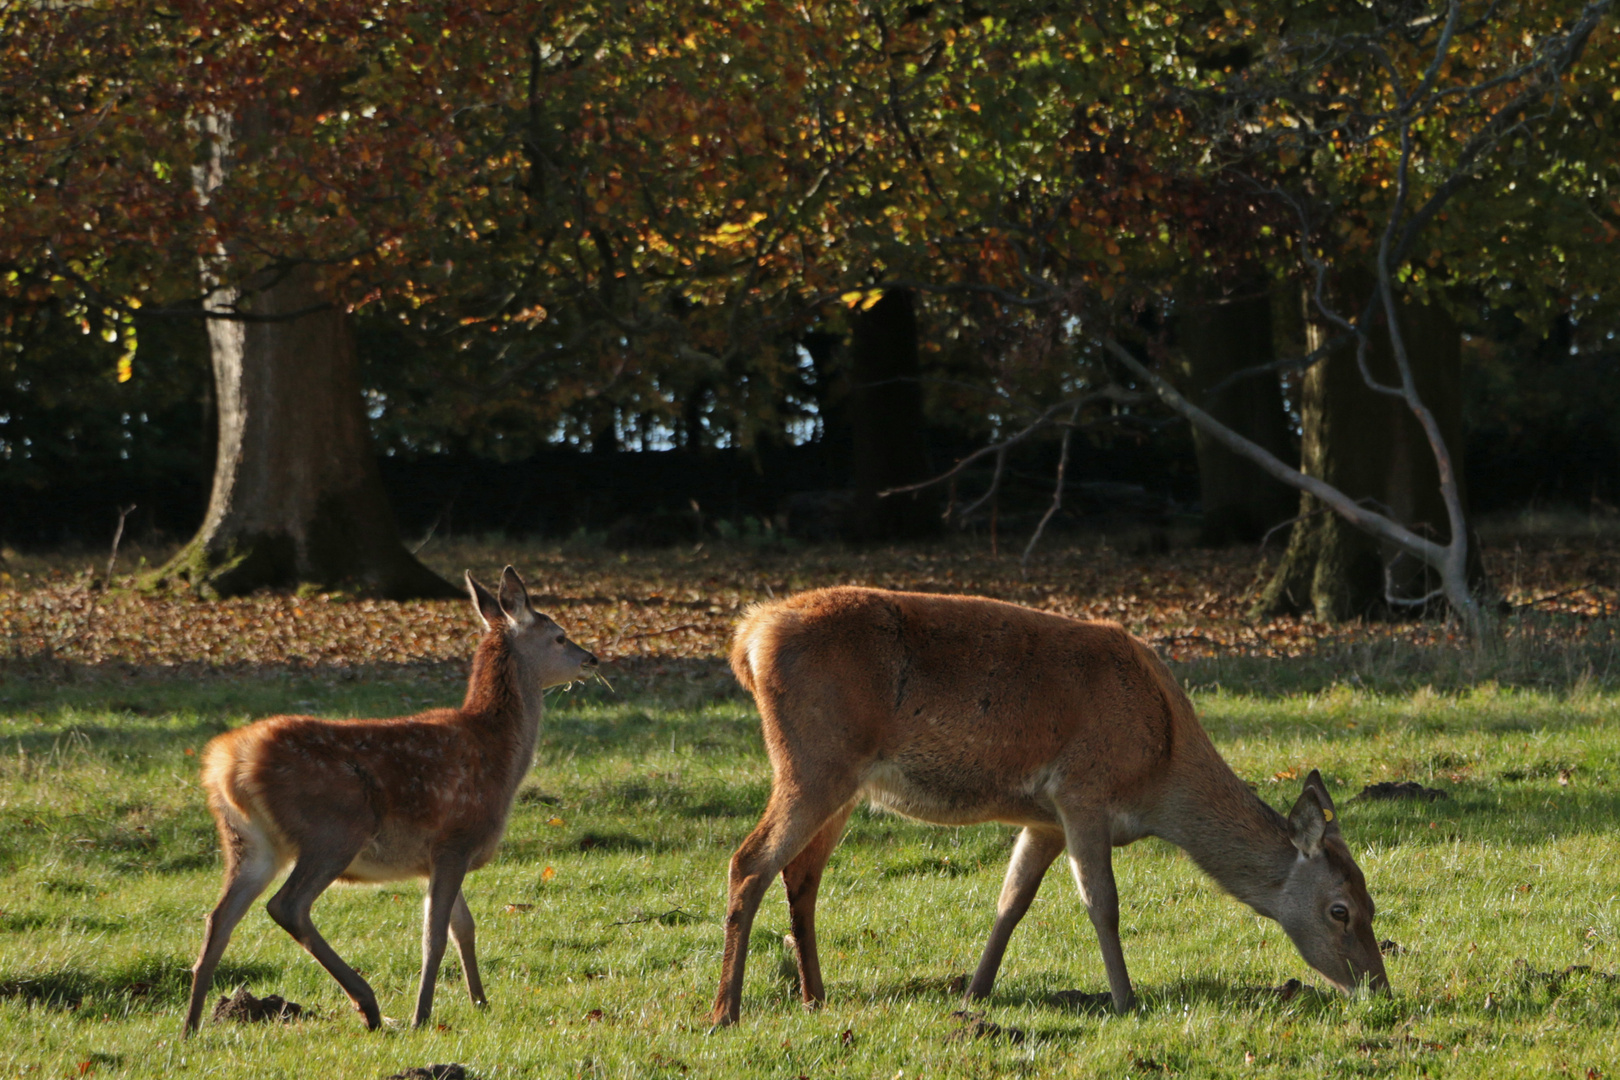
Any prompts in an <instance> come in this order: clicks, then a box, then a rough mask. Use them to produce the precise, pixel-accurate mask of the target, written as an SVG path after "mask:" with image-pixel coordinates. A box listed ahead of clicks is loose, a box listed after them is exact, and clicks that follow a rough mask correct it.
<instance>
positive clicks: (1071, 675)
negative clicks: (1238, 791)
mask: <svg viewBox="0 0 1620 1080" xmlns="http://www.w3.org/2000/svg"><path fill="white" fill-rule="evenodd" d="M732 664H733V667H734V668H735V669H736V670H737V672H738V676H739V678H740V679H741V680H742V681H743V683H744V685H745V686H748V687H749V688H750V689H752V690H753V691H754V694H755V698H756V700H757V701H758V702H759V704H760V712H761V716H762V718H763V721H764V725H765V738H766V743H767V747H768V748H769V749H770V751H771V754H772V759H773V764H775V765H776V766H777V768H778V772H779V773H780V772H781V769H782V767H783V766H784V765H787V766H788V767H790V768H793V769H797V770H799V771H806V770H807V769H810V770H813V769H815V768H817V767H836V766H837V764H838V762H840V761H846V760H853V761H856V762H858V763H859V768H860V769H861V770H862V773H861V780H862V783H863V786H864V787H865V788H866V789H867V791H868V794H870V795H871V796H872V797H873V798H874V799H876V800H877V801H880V802H884V803H887V804H888V805H890V806H892V807H893V808H894V809H897V810H900V811H902V812H904V813H908V814H912V815H913V816H917V817H922V818H925V819H929V820H936V821H953V822H960V821H970V820H987V819H992V818H993V819H999V820H1008V821H1021V822H1024V823H1034V822H1037V821H1049V820H1051V816H1050V805H1051V804H1050V792H1051V791H1052V790H1053V788H1054V786H1055V785H1061V786H1064V787H1065V788H1066V789H1067V790H1071V791H1072V790H1079V791H1082V792H1086V793H1089V797H1092V798H1094V799H1095V800H1096V802H1097V803H1098V804H1099V805H1108V806H1119V807H1127V806H1130V805H1132V804H1134V803H1137V802H1139V801H1141V800H1142V799H1144V798H1146V797H1147V796H1148V795H1149V794H1150V792H1151V789H1153V788H1154V787H1155V786H1156V785H1157V784H1159V783H1161V782H1162V781H1163V779H1164V777H1165V774H1166V771H1167V769H1168V766H1169V762H1170V758H1171V755H1172V753H1173V749H1174V746H1175V744H1176V742H1177V738H1178V735H1177V729H1178V727H1180V726H1182V725H1184V724H1185V723H1187V722H1188V721H1191V710H1190V708H1188V709H1186V710H1185V711H1184V714H1182V710H1181V709H1179V707H1178V703H1179V702H1185V698H1184V697H1182V696H1181V693H1180V690H1179V689H1178V688H1176V687H1175V685H1174V683H1173V681H1171V680H1170V679H1169V675H1168V672H1166V671H1165V669H1164V668H1163V665H1161V664H1159V663H1158V661H1157V659H1156V658H1154V657H1153V655H1152V653H1151V652H1150V651H1149V650H1148V649H1147V648H1146V646H1144V645H1142V644H1141V643H1140V642H1138V641H1136V640H1135V639H1134V638H1132V637H1131V636H1130V635H1129V634H1127V633H1126V632H1125V630H1124V629H1123V628H1121V627H1119V626H1118V625H1116V624H1113V623H1106V622H1082V621H1079V620H1075V619H1069V618H1065V617H1063V616H1059V615H1053V614H1051V613H1048V612H1040V611H1035V610H1032V609H1030V608H1024V607H1020V606H1018V605H1015V604H1007V603H1003V602H1000V601H995V600H988V599H984V598H980V597H965V596H940V595H934V594H925V593H902V592H888V591H885V590H878V589H858V588H835V589H821V590H816V591H813V592H809V593H803V594H800V595H798V596H795V597H792V598H790V599H788V600H786V601H783V602H780V603H777V604H774V605H769V606H765V607H761V608H758V609H756V610H755V611H754V612H752V613H751V614H750V616H749V617H748V618H747V619H746V620H745V621H744V623H743V624H742V625H741V626H740V627H739V628H738V632H737V639H736V642H735V645H734V649H733V654H732ZM1178 714H1181V715H1178ZM1191 723H1193V724H1194V725H1196V721H1191ZM818 760H819V761H820V763H821V764H820V765H819V766H818V765H816V762H817V761H818Z"/></svg>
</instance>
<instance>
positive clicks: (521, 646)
mask: <svg viewBox="0 0 1620 1080" xmlns="http://www.w3.org/2000/svg"><path fill="white" fill-rule="evenodd" d="M467 592H468V593H469V594H471V596H472V602H473V610H475V611H477V612H478V618H479V620H480V621H482V622H483V624H484V628H485V629H487V630H500V631H503V632H504V633H505V634H506V640H507V641H508V643H510V645H511V647H512V653H513V655H514V656H515V657H516V658H517V662H518V667H519V669H520V670H521V671H522V672H523V676H524V678H526V679H532V680H534V681H535V682H538V683H539V685H540V687H541V688H542V689H543V688H545V687H548V686H560V685H562V684H563V683H570V682H574V681H575V680H577V679H585V678H589V677H590V675H591V673H592V672H593V671H595V670H596V657H595V656H594V655H592V654H591V653H589V652H587V651H586V650H584V649H582V648H580V647H579V646H578V645H575V644H574V643H573V642H572V641H570V640H568V635H567V634H565V633H563V629H562V627H560V626H558V625H557V624H556V623H555V622H553V621H552V620H551V618H550V617H549V616H547V615H543V614H541V613H540V612H538V611H536V610H535V609H534V606H533V605H532V604H530V603H529V590H528V589H527V588H526V587H525V586H524V584H523V579H522V578H521V577H519V576H518V572H517V571H516V570H514V569H512V568H511V567H510V566H508V567H507V568H506V569H505V570H504V571H502V573H501V589H500V593H499V595H497V594H495V593H492V592H490V591H489V590H488V589H486V588H485V587H484V586H483V585H481V584H479V583H478V582H477V581H476V580H474V578H473V576H472V571H471V570H469V571H467Z"/></svg>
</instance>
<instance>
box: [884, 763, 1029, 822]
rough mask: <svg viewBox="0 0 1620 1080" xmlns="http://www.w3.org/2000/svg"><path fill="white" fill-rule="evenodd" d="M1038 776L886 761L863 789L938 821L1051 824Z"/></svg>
mask: <svg viewBox="0 0 1620 1080" xmlns="http://www.w3.org/2000/svg"><path fill="white" fill-rule="evenodd" d="M1044 786H1045V785H1044V783H1043V782H1042V781H1041V780H1040V778H1039V777H1031V778H1029V779H1028V780H1027V782H1020V781H1013V782H1011V783H1009V782H1006V781H1004V780H1002V779H1001V778H998V777H994V776H990V775H986V774H983V773H977V772H974V771H972V770H964V769H961V768H950V767H948V766H946V767H934V766H933V765H932V764H931V763H929V762H927V761H905V760H888V761H880V762H877V763H875V764H874V765H873V766H872V767H871V768H870V769H868V770H867V773H866V776H865V777H864V778H863V781H862V784H861V794H862V795H864V796H865V797H866V798H867V799H869V800H871V802H872V803H874V804H875V805H877V806H881V807H883V808H884V809H886V810H892V811H893V812H895V813H897V814H903V815H904V816H906V817H910V818H917V819H918V820H920V821H929V822H933V823H934V824H936V825H977V824H979V823H980V822H984V821H1004V822H1007V823H1008V824H1012V825H1050V824H1055V823H1056V821H1057V814H1056V813H1055V812H1054V810H1053V808H1052V806H1051V803H1050V802H1049V801H1048V800H1047V799H1046V798H1045V797H1044V795H1043V793H1042V788H1044Z"/></svg>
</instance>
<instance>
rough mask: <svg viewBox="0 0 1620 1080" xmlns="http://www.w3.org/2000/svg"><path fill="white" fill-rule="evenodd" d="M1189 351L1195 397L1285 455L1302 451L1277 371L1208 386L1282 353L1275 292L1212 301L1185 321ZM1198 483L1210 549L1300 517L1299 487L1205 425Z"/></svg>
mask: <svg viewBox="0 0 1620 1080" xmlns="http://www.w3.org/2000/svg"><path fill="white" fill-rule="evenodd" d="M1176 330H1177V337H1178V338H1180V339H1181V343H1182V352H1183V353H1184V354H1185V355H1186V357H1187V361H1188V366H1187V372H1186V374H1187V391H1188V397H1190V398H1191V399H1192V400H1193V401H1195V402H1198V403H1199V404H1200V405H1201V406H1202V407H1203V408H1204V410H1205V411H1207V412H1208V413H1209V414H1210V415H1211V416H1213V417H1215V419H1217V420H1219V421H1220V422H1221V423H1223V424H1225V425H1226V426H1227V427H1229V428H1231V429H1232V430H1233V431H1235V432H1237V433H1238V434H1239V435H1242V436H1243V437H1244V438H1246V439H1248V440H1250V441H1251V442H1253V443H1255V444H1257V445H1258V446H1260V447H1261V448H1262V449H1264V450H1267V451H1269V452H1270V453H1272V454H1274V455H1275V456H1277V457H1278V458H1281V459H1282V460H1284V461H1292V460H1294V459H1295V457H1296V455H1297V454H1298V450H1297V449H1296V448H1295V446H1294V440H1293V437H1292V436H1291V435H1290V434H1289V431H1288V416H1287V414H1286V413H1285V412H1284V411H1283V399H1282V388H1281V386H1280V385H1279V384H1278V381H1277V376H1276V375H1275V374H1266V375H1257V376H1254V377H1252V378H1247V379H1243V380H1241V381H1238V382H1235V383H1233V384H1231V385H1230V386H1227V387H1226V388H1225V389H1223V390H1221V391H1220V392H1219V393H1217V394H1215V395H1213V396H1211V395H1210V394H1209V388H1210V387H1212V386H1214V385H1216V384H1217V383H1219V382H1220V381H1221V380H1222V379H1224V378H1226V377H1227V376H1228V375H1231V374H1232V373H1233V372H1236V371H1241V370H1242V369H1244V368H1248V367H1253V366H1255V365H1257V364H1265V363H1270V362H1271V361H1272V360H1273V359H1275V355H1276V347H1275V345H1274V344H1273V341H1272V321H1271V298H1270V297H1268V296H1259V297H1254V298H1248V299H1241V300H1233V301H1230V302H1227V303H1220V304H1206V305H1202V306H1199V307H1197V308H1195V309H1194V310H1192V311H1191V312H1189V313H1188V314H1187V315H1186V316H1184V317H1183V318H1181V319H1180V320H1179V321H1178V325H1177V327H1176ZM1193 447H1194V449H1195V451H1196V453H1197V455H1198V486H1199V494H1200V498H1201V501H1202V504H1203V510H1204V522H1203V526H1202V528H1201V529H1200V531H1199V536H1198V542H1199V543H1201V544H1204V545H1206V546H1209V547H1222V546H1225V545H1227V544H1234V543H1240V542H1241V543H1253V542H1255V541H1257V540H1259V539H1260V538H1261V537H1263V536H1264V535H1265V534H1266V532H1267V531H1268V530H1270V529H1271V528H1272V527H1273V526H1275V525H1277V524H1279V523H1281V522H1284V521H1287V520H1288V519H1289V518H1291V517H1293V516H1294V505H1295V503H1296V502H1297V501H1298V499H1297V497H1296V496H1295V494H1294V489H1292V488H1290V487H1289V486H1288V485H1287V484H1284V483H1283V482H1282V481H1280V480H1277V479H1275V478H1273V477H1272V476H1271V475H1270V474H1268V473H1267V472H1265V471H1264V470H1263V469H1261V468H1260V466H1258V465H1256V464H1255V463H1254V462H1252V461H1250V460H1248V459H1247V458H1243V457H1239V456H1238V455H1237V454H1234V453H1233V452H1232V451H1230V450H1228V449H1226V448H1225V447H1224V446H1222V445H1220V444H1219V443H1217V442H1216V441H1215V440H1214V439H1212V438H1210V436H1209V435H1208V434H1207V433H1205V432H1204V431H1203V430H1202V429H1200V428H1198V427H1194V428H1193Z"/></svg>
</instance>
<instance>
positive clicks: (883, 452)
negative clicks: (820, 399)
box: [849, 289, 940, 540]
mask: <svg viewBox="0 0 1620 1080" xmlns="http://www.w3.org/2000/svg"><path fill="white" fill-rule="evenodd" d="M850 361H851V367H852V376H853V378H852V383H853V386H852V387H851V391H852V392H851V394H850V410H849V411H850V422H851V425H852V427H853V429H854V431H853V434H854V462H853V466H854V468H853V471H854V474H855V514H854V517H855V531H856V533H857V535H858V537H859V538H860V539H863V540H898V539H908V538H913V537H918V536H925V535H931V534H933V533H937V532H938V531H939V529H940V519H939V511H938V507H937V503H938V499H939V497H938V495H937V494H936V493H934V492H933V491H932V489H930V490H929V491H925V492H912V493H909V494H905V495H891V496H889V497H888V498H886V499H885V498H879V497H878V493H879V492H881V491H885V490H887V489H889V488H895V487H902V486H904V485H906V484H915V483H918V482H919V481H922V480H926V479H928V478H929V477H930V476H931V475H932V473H931V471H930V468H929V461H928V444H927V441H926V438H925V436H924V433H923V392H922V386H921V384H920V383H919V382H918V381H917V377H918V376H919V375H920V374H921V372H922V365H921V362H920V361H919V359H918V355H917V314H916V311H915V309H914V308H913V306H912V296H911V293H910V292H909V291H907V290H905V289H890V290H889V291H888V292H886V293H884V294H883V298H882V299H881V300H879V301H878V302H877V303H876V304H873V305H872V307H871V308H869V309H867V310H866V311H864V312H862V313H861V314H860V315H858V316H856V319H855V332H854V335H853V338H852V340H851V343H850Z"/></svg>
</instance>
